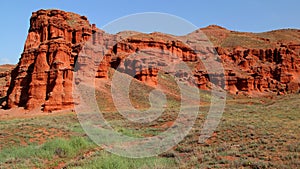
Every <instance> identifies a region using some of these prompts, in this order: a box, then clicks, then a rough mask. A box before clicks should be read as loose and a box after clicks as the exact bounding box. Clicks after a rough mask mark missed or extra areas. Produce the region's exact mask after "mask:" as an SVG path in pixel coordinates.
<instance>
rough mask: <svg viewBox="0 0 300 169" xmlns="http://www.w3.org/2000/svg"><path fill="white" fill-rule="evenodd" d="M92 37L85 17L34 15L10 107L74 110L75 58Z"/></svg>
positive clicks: (56, 12) (48, 12)
mask: <svg viewBox="0 0 300 169" xmlns="http://www.w3.org/2000/svg"><path fill="white" fill-rule="evenodd" d="M91 34H92V27H91V25H90V24H89V22H88V21H87V19H86V17H83V16H80V15H77V14H74V13H67V12H63V11H59V10H39V11H37V12H34V13H33V14H32V17H31V19H30V29H29V33H28V36H27V40H26V43H25V47H24V51H23V53H22V56H21V59H20V61H19V63H18V65H17V67H16V68H15V69H14V70H13V72H12V80H11V85H10V88H9V90H8V94H7V96H8V103H7V107H8V108H12V107H18V106H19V107H25V108H27V109H33V108H37V107H43V109H44V111H52V110H60V109H63V108H71V107H72V105H73V99H72V80H73V76H72V75H73V73H72V71H73V66H74V58H75V57H76V55H77V54H78V52H79V51H80V45H79V44H80V43H81V42H83V41H86V40H87V39H88V38H89V37H90V36H91Z"/></svg>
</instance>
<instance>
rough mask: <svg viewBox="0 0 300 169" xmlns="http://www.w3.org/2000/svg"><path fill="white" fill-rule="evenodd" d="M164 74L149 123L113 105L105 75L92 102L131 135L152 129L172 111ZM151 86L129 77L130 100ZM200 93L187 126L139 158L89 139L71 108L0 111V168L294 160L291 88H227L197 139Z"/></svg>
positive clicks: (299, 155)
mask: <svg viewBox="0 0 300 169" xmlns="http://www.w3.org/2000/svg"><path fill="white" fill-rule="evenodd" d="M171 81H172V80H171V79H170V77H169V76H168V75H160V83H161V84H164V90H165V91H166V96H167V98H168V102H167V104H166V107H165V111H164V112H163V114H162V115H161V116H160V117H159V118H158V119H156V120H155V121H153V122H151V123H149V124H142V123H133V122H130V121H128V120H127V119H125V118H124V117H123V116H122V115H120V114H119V113H118V112H117V111H116V109H115V108H114V106H113V103H112V98H111V96H110V95H111V93H110V92H109V90H107V89H109V88H110V84H109V83H105V84H103V86H102V88H101V90H99V91H97V92H96V98H97V100H98V102H99V105H98V106H99V108H100V110H102V112H103V117H104V118H105V119H106V120H107V121H108V122H109V124H110V125H111V126H112V127H113V128H114V129H115V131H118V132H120V133H123V134H125V135H128V136H131V137H137V138H139V137H151V136H155V135H159V134H160V133H162V132H164V131H166V130H167V129H168V128H169V127H170V126H171V125H172V123H173V121H174V120H176V118H177V116H178V110H179V109H178V106H179V105H180V98H178V92H179V91H178V88H177V87H176V85H174V82H171ZM152 89H153V88H151V87H149V86H146V85H143V84H142V83H140V82H138V81H133V82H132V84H131V88H130V93H132V94H131V97H130V99H131V101H132V103H133V106H135V107H136V108H139V109H143V110H144V109H146V108H148V107H149V103H148V94H149V92H150V91H151V90H152ZM103 91H106V92H103ZM200 98H201V104H200V105H201V106H200V110H199V114H198V117H197V119H196V122H195V124H194V126H193V128H192V129H191V131H190V132H189V134H188V135H187V136H186V137H185V138H184V139H183V140H182V141H181V142H180V143H179V144H178V145H176V146H175V147H173V148H172V149H171V150H169V151H167V152H164V153H162V154H160V155H158V156H155V157H151V158H142V159H130V158H126V157H120V156H117V155H114V154H111V153H109V152H106V151H105V150H104V149H102V148H101V147H99V146H98V145H96V144H95V143H93V141H91V140H90V139H89V137H88V136H87V134H86V133H85V132H84V131H83V129H82V127H81V125H80V123H79V121H78V119H77V116H76V113H75V112H69V113H65V114H62V113H60V114H55V113H53V114H49V115H44V116H37V117H30V118H24V117H23V118H10V119H0V150H1V151H0V168H1V169H2V168H3V169H4V168H5V169H6V168H16V169H20V168H103V169H115V168H121V169H122V168H124V169H127V168H128V169H131V168H145V169H146V168H157V169H161V168H250V169H251V168H253V169H255V168H286V169H290V168H300V162H299V161H300V141H299V140H300V132H299V131H300V114H299V112H300V105H299V103H298V101H299V99H300V95H299V94H293V95H286V96H271V97H262V98H250V97H246V96H228V97H227V101H226V102H227V104H226V108H225V112H224V113H223V116H222V119H221V122H220V124H219V126H218V128H217V129H216V130H215V132H214V134H213V135H212V137H211V138H209V139H208V140H206V142H205V143H198V139H199V136H200V131H201V129H202V127H203V122H204V120H205V118H206V115H207V112H208V110H209V102H210V98H211V96H210V92H208V91H201V92H200Z"/></svg>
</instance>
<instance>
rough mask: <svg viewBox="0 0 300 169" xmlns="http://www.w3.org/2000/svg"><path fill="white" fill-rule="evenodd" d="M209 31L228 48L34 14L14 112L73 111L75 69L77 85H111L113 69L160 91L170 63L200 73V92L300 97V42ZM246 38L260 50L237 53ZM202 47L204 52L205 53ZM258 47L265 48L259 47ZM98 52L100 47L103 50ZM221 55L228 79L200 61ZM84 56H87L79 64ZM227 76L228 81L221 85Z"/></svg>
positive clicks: (58, 14) (11, 97)
mask: <svg viewBox="0 0 300 169" xmlns="http://www.w3.org/2000/svg"><path fill="white" fill-rule="evenodd" d="M203 31H204V32H205V33H206V34H207V35H208V36H209V37H210V38H211V40H212V42H213V43H215V44H214V45H215V46H220V47H216V50H215V51H214V50H212V49H211V48H208V47H206V45H208V44H209V42H208V40H207V39H205V38H204V37H203V36H202V35H201V34H200V30H198V31H195V32H194V33H191V34H188V35H186V36H184V37H176V36H171V35H164V34H161V33H152V34H138V33H136V32H121V33H118V34H116V35H110V34H106V33H105V32H104V31H101V30H99V29H97V28H96V26H95V25H90V24H89V22H88V21H87V18H86V17H84V16H80V15H77V14H74V13H69V12H64V11H59V10H39V11H37V12H34V13H33V14H32V17H31V19H30V29H29V33H28V37H27V40H26V43H25V46H24V51H23V53H22V55H21V58H20V61H19V63H18V65H17V67H16V68H15V69H14V70H13V71H12V73H11V81H10V84H9V89H8V91H7V105H6V107H7V108H13V107H25V108H27V109H35V108H42V109H43V110H44V111H53V110H61V109H67V108H72V107H73V105H74V100H73V98H72V80H73V72H74V70H75V71H76V70H80V71H78V72H80V73H81V74H80V73H78V75H77V79H75V82H76V83H78V82H80V81H84V80H86V79H84V78H85V77H87V78H88V77H96V78H105V79H107V78H109V77H108V70H109V69H110V68H114V69H118V70H119V71H120V72H123V73H127V74H129V75H132V76H133V77H135V78H136V79H138V80H141V81H143V82H145V83H147V84H149V85H153V86H154V85H156V84H157V78H158V71H159V70H160V69H162V67H164V66H166V63H171V64H172V63H177V62H178V61H179V60H182V61H184V62H189V63H190V65H194V66H195V69H194V70H193V73H194V74H193V76H194V79H195V84H196V85H197V86H198V87H199V88H200V89H205V90H207V89H210V88H211V85H212V83H211V82H213V83H215V84H216V85H219V86H222V87H224V88H225V89H227V90H228V91H229V92H230V93H233V94H236V93H246V94H255V93H262V92H268V93H269V92H275V93H288V92H298V91H299V89H300V75H299V74H300V72H299V71H300V70H299V69H300V68H299V65H300V64H299V63H300V59H299V54H300V45H299V44H300V40H299V42H298V41H295V42H294V41H293V42H291V43H287V41H286V39H284V40H281V39H279V40H276V39H275V40H274V39H268V38H267V37H268V36H269V34H267V35H264V34H262V35H256V34H251V33H244V34H242V33H237V32H232V31H229V30H226V29H224V28H221V27H218V26H210V27H208V28H205V29H203ZM298 32H299V31H298ZM265 36H266V37H265ZM125 37H126V38H125ZM218 37H219V39H218ZM240 37H243V38H245V37H249V40H251V42H255V43H253V44H251V45H249V46H245V45H248V43H246V42H244V41H241V42H243V43H242V44H241V45H242V46H243V47H237V46H234V47H233V45H235V44H236V42H238V41H234V43H231V42H232V39H230V38H233V40H236V39H238V38H240ZM86 42H88V43H86ZM256 42H257V43H256ZM283 42H284V43H285V44H283ZM185 43H186V44H188V45H189V46H188V45H186V44H185ZM198 43H200V44H204V45H202V46H201V45H200V46H197V45H196V44H198ZM257 44H259V45H261V44H265V45H264V47H262V48H257ZM259 45H258V46H259ZM93 46H96V47H98V48H97V49H96V50H95V49H94V47H93ZM266 46H267V47H266ZM195 51H197V54H196V52H195ZM216 52H217V53H218V54H219V55H220V57H221V58H220V59H219V62H222V63H223V65H224V68H225V72H224V74H216V73H213V72H211V73H210V74H209V73H208V71H207V70H206V69H205V67H204V66H203V64H201V61H200V60H199V59H198V57H200V58H201V57H202V59H203V57H204V56H205V55H207V54H208V53H210V54H212V55H214V54H216ZM79 54H82V55H81V56H80V57H78V55H79ZM131 56H134V57H131ZM102 57H103V60H102V62H100V60H99V59H100V58H102ZM178 59H179V60H178ZM204 59H206V58H204ZM76 61H78V62H77V64H76V67H75V62H76ZM196 63H197V64H196ZM91 65H92V67H91V68H90V66H91ZM86 68H89V69H88V70H86ZM175 73H176V74H174V75H175V76H176V77H178V78H185V79H188V78H191V77H188V76H187V75H186V74H185V73H184V72H175ZM222 76H225V78H226V81H225V82H222V81H220V77H222ZM192 78H193V77H192ZM5 90H6V89H5ZM2 94H3V92H2Z"/></svg>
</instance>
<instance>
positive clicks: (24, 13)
mask: <svg viewBox="0 0 300 169" xmlns="http://www.w3.org/2000/svg"><path fill="white" fill-rule="evenodd" d="M299 7H300V1H298V0H286V1H279V0H264V1H263V0H248V1H242V0H226V1H224V0H207V1H201V0H185V1H183V0H172V1H171V0H151V1H146V0H114V1H100V0H97V1H96V0H95V1H91V0H85V1H83V0H73V1H71V0H40V1H37V0H19V1H16V0H15V1H14V0H8V1H7V0H5V1H2V2H1V10H0V16H1V23H2V24H1V27H0V37H1V39H0V64H4V63H12V64H16V63H17V62H18V59H19V57H20V54H21V53H22V51H23V47H24V42H25V39H26V36H27V32H28V28H29V18H30V16H31V12H33V11H36V10H39V9H42V8H43V9H51V8H56V9H62V10H65V11H72V12H75V13H79V14H81V15H85V16H87V17H88V19H89V21H90V22H91V23H96V25H97V26H98V28H101V27H103V26H104V25H106V24H108V23H110V22H111V21H113V20H115V19H118V18H120V17H123V16H126V15H130V14H135V13H143V12H163V13H168V14H171V15H175V16H178V17H181V18H183V19H186V20H187V21H189V22H191V23H192V24H194V25H196V26H197V27H199V28H200V27H205V26H208V25H211V24H217V25H220V26H223V27H225V28H227V29H231V30H237V31H247V32H263V31H268V30H274V29H280V28H300V19H299V17H300V10H299ZM153 31H157V30H153Z"/></svg>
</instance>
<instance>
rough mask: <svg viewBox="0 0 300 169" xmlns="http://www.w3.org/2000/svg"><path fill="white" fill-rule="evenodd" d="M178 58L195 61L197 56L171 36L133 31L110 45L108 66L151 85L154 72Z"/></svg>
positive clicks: (175, 61) (173, 62)
mask: <svg viewBox="0 0 300 169" xmlns="http://www.w3.org/2000/svg"><path fill="white" fill-rule="evenodd" d="M162 37H163V38H162ZM180 60H182V61H185V62H196V61H197V55H196V53H195V52H194V51H193V50H192V49H191V48H190V47H188V46H187V45H185V44H183V43H182V42H181V41H179V40H177V39H175V38H173V37H170V36H167V35H163V34H160V33H152V34H149V35H145V34H137V35H134V36H131V37H129V38H127V39H125V40H123V41H120V42H118V43H117V44H116V45H115V46H114V48H113V56H112V62H111V65H112V67H113V68H115V69H117V70H118V71H120V72H123V73H127V74H129V75H131V76H132V77H135V78H136V79H138V80H140V81H142V82H145V83H147V84H148V85H152V86H155V85H157V76H158V71H159V70H162V69H163V68H164V67H166V66H171V65H172V64H173V65H175V64H176V63H178V62H179V61H180ZM174 73H175V72H174Z"/></svg>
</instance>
